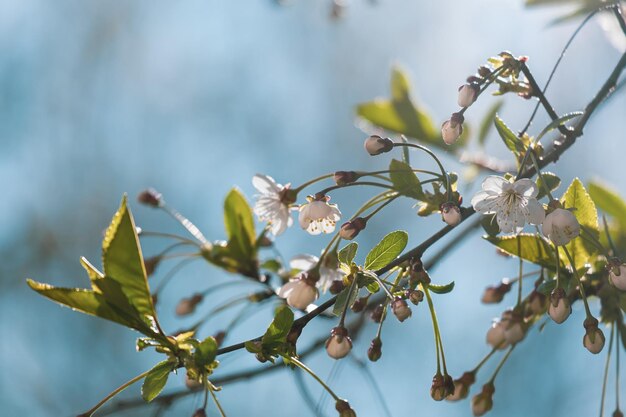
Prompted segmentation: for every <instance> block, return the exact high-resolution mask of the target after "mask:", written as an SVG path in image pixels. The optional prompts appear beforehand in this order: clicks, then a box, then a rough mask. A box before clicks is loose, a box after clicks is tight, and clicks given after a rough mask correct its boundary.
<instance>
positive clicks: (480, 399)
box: [472, 383, 496, 417]
mask: <svg viewBox="0 0 626 417" xmlns="http://www.w3.org/2000/svg"><path fill="white" fill-rule="evenodd" d="M495 390H496V389H495V387H494V386H493V383H487V384H485V385H483V390H482V391H481V392H480V394H477V395H475V396H474V398H472V413H473V414H474V415H475V416H476V417H478V416H482V415H483V414H485V413H486V412H487V411H489V410H491V409H492V408H493V393H494V392H495Z"/></svg>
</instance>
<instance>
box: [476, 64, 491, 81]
mask: <svg viewBox="0 0 626 417" xmlns="http://www.w3.org/2000/svg"><path fill="white" fill-rule="evenodd" d="M478 75H480V76H481V77H483V78H485V77H488V76H490V75H491V70H490V69H489V67H486V66H484V65H481V66H480V67H478Z"/></svg>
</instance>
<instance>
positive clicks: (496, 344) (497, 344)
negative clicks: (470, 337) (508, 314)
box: [487, 320, 508, 350]
mask: <svg viewBox="0 0 626 417" xmlns="http://www.w3.org/2000/svg"><path fill="white" fill-rule="evenodd" d="M505 330H506V324H505V323H503V322H502V321H500V320H494V322H493V324H492V325H491V327H490V328H489V330H488V331H487V344H488V345H489V346H491V347H492V348H494V349H500V350H501V349H504V348H506V347H507V346H508V343H507V341H506V338H505V336H504V331H505Z"/></svg>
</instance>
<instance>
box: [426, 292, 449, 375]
mask: <svg viewBox="0 0 626 417" xmlns="http://www.w3.org/2000/svg"><path fill="white" fill-rule="evenodd" d="M422 288H423V289H424V294H425V295H426V301H428V309H429V310H430V317H431V320H432V322H433V331H434V333H435V347H436V348H437V373H440V372H441V368H440V366H439V355H441V362H442V364H443V373H444V374H446V375H447V374H448V369H447V368H446V357H445V355H444V353H443V343H442V342H441V333H440V332H439V324H438V322H437V313H436V312H435V306H434V304H433V299H432V298H431V296H430V291H429V290H428V285H422Z"/></svg>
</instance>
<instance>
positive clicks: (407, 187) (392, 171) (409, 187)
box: [389, 159, 424, 200]
mask: <svg viewBox="0 0 626 417" xmlns="http://www.w3.org/2000/svg"><path fill="white" fill-rule="evenodd" d="M389 178H391V182H392V183H393V187H394V189H395V190H396V191H398V192H399V193H400V194H403V195H405V196H407V197H411V198H415V199H417V200H423V199H424V192H423V191H422V184H421V183H420V180H419V179H418V178H417V175H415V173H414V172H413V169H412V168H411V166H409V165H407V164H406V163H404V162H401V161H398V160H396V159H392V160H391V163H390V164H389Z"/></svg>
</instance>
